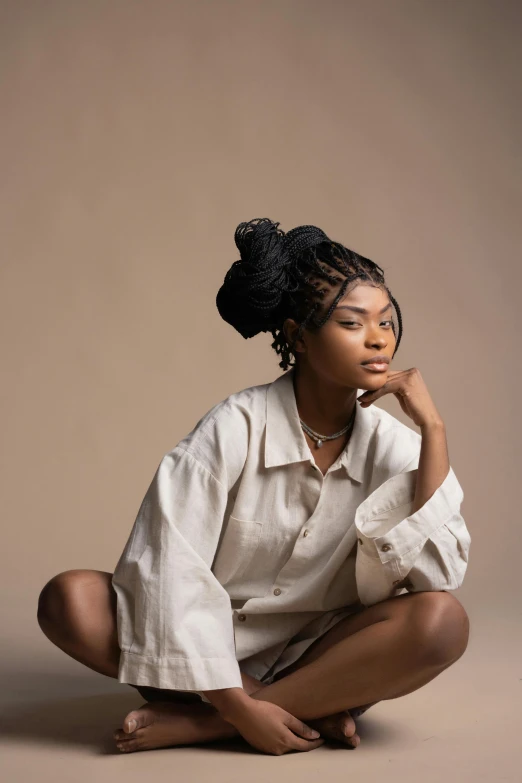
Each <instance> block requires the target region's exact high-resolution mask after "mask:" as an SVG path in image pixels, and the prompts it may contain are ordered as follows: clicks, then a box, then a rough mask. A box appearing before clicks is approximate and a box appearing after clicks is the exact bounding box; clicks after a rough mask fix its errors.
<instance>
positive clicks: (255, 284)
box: [216, 218, 330, 338]
mask: <svg viewBox="0 0 522 783" xmlns="http://www.w3.org/2000/svg"><path fill="white" fill-rule="evenodd" d="M234 241H235V243H236V246H237V248H238V250H239V253H240V255H241V258H240V260H238V261H235V262H234V263H233V264H232V266H231V267H230V269H229V270H228V272H227V273H226V275H225V280H224V282H223V285H222V286H221V288H220V289H219V291H218V294H217V297H216V305H217V308H218V310H219V314H220V315H221V317H222V318H223V320H225V321H226V322H227V323H229V324H231V325H232V326H233V327H234V329H236V330H237V331H238V332H239V333H240V334H241V335H242V336H243V337H245V338H247V337H254V336H255V335H256V334H259V332H268V331H272V330H273V329H274V328H276V327H277V326H279V325H280V320H281V317H282V311H281V307H280V306H281V303H282V300H283V297H284V295H285V294H286V293H288V292H291V291H296V290H297V289H298V288H299V286H300V280H299V278H298V276H297V274H296V272H295V267H296V262H297V259H298V257H299V255H300V254H301V253H303V252H304V251H305V250H308V249H309V248H311V247H315V246H316V245H318V244H320V243H321V242H325V241H326V242H329V241H330V240H329V238H328V236H327V235H326V234H325V233H324V231H322V230H321V229H320V228H317V226H297V228H293V229H291V230H290V231H289V232H288V233H286V234H285V232H284V231H282V230H281V229H280V228H279V223H276V222H274V221H273V220H270V219H269V218H254V219H253V220H250V221H248V222H245V223H240V224H239V225H238V227H237V228H236V231H235V234H234Z"/></svg>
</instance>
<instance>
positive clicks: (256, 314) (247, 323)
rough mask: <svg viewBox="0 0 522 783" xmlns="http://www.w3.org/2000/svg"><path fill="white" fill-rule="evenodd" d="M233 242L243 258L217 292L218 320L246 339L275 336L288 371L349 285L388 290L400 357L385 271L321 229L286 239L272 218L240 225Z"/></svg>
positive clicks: (301, 228) (299, 232)
mask: <svg viewBox="0 0 522 783" xmlns="http://www.w3.org/2000/svg"><path fill="white" fill-rule="evenodd" d="M234 241H235V243H236V246H237V248H238V250H239V253H240V256H241V258H240V259H239V260H238V261H234V263H233V264H232V266H231V267H230V269H229V270H228V272H227V273H226V275H225V279H224V281H223V285H222V286H221V288H220V289H219V291H218V294H217V297H216V305H217V308H218V311H219V314H220V315H221V317H222V318H223V320H225V321H226V322H227V323H229V324H231V325H232V326H233V327H234V328H235V329H236V330H237V331H238V332H239V333H240V334H241V335H242V336H243V337H244V338H245V339H247V338H249V337H254V336H255V335H256V334H259V332H270V333H271V334H272V337H273V338H274V341H273V343H272V348H273V349H274V350H275V352H276V353H277V354H278V355H279V356H281V361H280V362H279V366H280V367H281V368H282V369H283V370H285V371H286V370H287V369H288V368H289V367H291V366H293V365H294V364H295V361H292V359H291V355H292V354H293V349H294V346H295V343H296V342H297V340H299V338H300V337H301V335H302V333H303V331H304V329H308V330H309V331H317V330H319V329H320V328H321V326H323V324H325V323H326V321H327V320H328V319H329V318H330V315H331V314H332V312H333V310H334V308H335V307H336V305H337V303H338V302H339V300H340V299H341V298H342V297H343V296H344V293H345V291H346V289H347V287H348V285H349V284H350V283H351V282H353V281H354V280H358V279H359V280H363V281H367V283H368V284H369V285H374V286H378V287H382V288H384V290H385V291H386V292H387V293H388V295H389V297H390V300H391V302H392V304H393V306H394V308H395V311H396V313H397V320H398V337H397V333H396V328H395V324H394V322H393V321H392V328H393V333H394V334H395V336H396V337H397V342H396V345H395V351H394V354H395V352H396V351H397V348H398V347H399V343H400V341H401V337H402V315H401V311H400V308H399V305H398V302H397V301H396V300H395V299H394V297H393V296H392V294H391V292H390V290H389V288H388V287H387V285H386V284H385V282H384V272H383V270H382V269H381V267H380V266H378V265H377V264H376V263H374V262H373V261H371V260H370V259H369V258H365V257H364V256H361V255H359V254H358V253H355V252H354V251H353V250H349V249H348V248H346V247H344V245H341V244H340V243H339V242H334V241H332V240H331V239H329V238H328V237H327V235H326V234H325V233H324V231H322V230H321V229H320V228H317V226H308V225H306V226H298V227H297V228H293V229H291V230H290V231H288V232H286V233H285V232H284V231H282V230H281V229H280V228H279V223H276V222H274V221H272V220H270V219H269V218H255V219H254V220H250V221H248V222H244V223H240V224H239V225H238V227H237V228H236V231H235V234H234ZM336 272H337V274H336ZM339 284H340V287H339V289H338V291H337V294H336V296H335V298H334V300H333V302H332V303H331V304H330V305H329V307H327V309H326V312H325V313H322V314H321V310H323V309H324V306H323V307H321V304H322V302H323V300H324V298H325V296H326V295H327V294H328V293H331V292H332V291H335V290H336V287H337V286H338V285H339ZM287 318H292V319H293V320H295V321H296V323H298V324H299V325H300V326H299V330H298V333H297V335H296V337H295V340H294V341H293V342H292V344H291V345H289V344H288V342H287V340H286V337H285V334H284V331H283V324H284V322H285V320H286V319H287ZM294 356H295V355H294Z"/></svg>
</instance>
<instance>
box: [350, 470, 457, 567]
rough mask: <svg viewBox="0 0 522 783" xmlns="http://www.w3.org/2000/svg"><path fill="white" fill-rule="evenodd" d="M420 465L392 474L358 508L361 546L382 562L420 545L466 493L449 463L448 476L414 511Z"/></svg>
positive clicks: (368, 553)
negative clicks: (413, 468) (418, 467)
mask: <svg viewBox="0 0 522 783" xmlns="http://www.w3.org/2000/svg"><path fill="white" fill-rule="evenodd" d="M417 472H418V469H417V468H416V469H415V470H409V471H407V472H405V473H399V474H398V475H396V476H392V477H391V478H389V479H388V480H387V481H385V482H384V483H383V484H381V485H380V486H379V487H378V488H377V489H376V490H375V491H374V492H372V494H371V495H369V496H368V497H367V498H366V499H365V500H364V501H363V502H362V503H361V504H360V505H359V506H358V508H357V511H356V513H355V527H356V529H357V537H358V542H359V546H361V547H362V549H363V551H364V553H365V554H366V555H367V556H368V557H371V558H375V559H380V561H381V563H387V562H388V561H390V560H396V559H397V558H401V557H403V556H404V555H406V554H407V553H408V552H410V551H411V550H413V549H421V548H422V547H423V545H424V544H425V543H426V541H427V540H428V539H429V538H430V536H431V535H432V534H433V533H434V531H435V530H437V529H438V528H439V527H441V525H444V524H445V523H446V522H447V521H448V520H450V519H451V517H452V516H453V515H454V514H455V513H456V512H457V513H458V511H459V509H460V504H461V502H462V500H463V497H464V494H463V492H462V488H461V486H460V484H459V482H458V480H457V477H456V475H455V473H454V471H453V469H452V468H451V467H450V469H449V471H448V473H447V475H446V478H445V479H444V481H443V482H442V484H441V485H440V486H439V487H438V488H437V489H436V490H435V492H434V493H433V495H432V496H431V497H430V498H428V500H427V501H426V502H425V503H424V505H423V506H421V508H419V509H418V510H417V511H415V513H412V511H413V503H414V500H415V487H416V482H417Z"/></svg>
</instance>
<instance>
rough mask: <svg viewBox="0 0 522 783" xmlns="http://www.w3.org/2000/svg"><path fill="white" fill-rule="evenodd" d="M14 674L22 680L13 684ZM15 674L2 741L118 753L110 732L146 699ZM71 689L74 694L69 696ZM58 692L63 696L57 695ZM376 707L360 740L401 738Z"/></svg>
mask: <svg viewBox="0 0 522 783" xmlns="http://www.w3.org/2000/svg"><path fill="white" fill-rule="evenodd" d="M18 677H20V679H19V680H18V683H17V682H16V679H18ZM14 678H15V681H13V678H11V680H10V682H9V688H8V689H7V690H8V691H9V694H10V696H11V698H9V703H8V704H6V703H5V702H4V706H3V708H2V717H1V719H0V732H1V734H2V737H3V741H6V740H7V739H9V740H11V741H12V742H16V743H18V742H19V743H24V744H26V743H28V742H29V743H31V744H37V745H55V746H61V747H64V746H67V747H76V748H79V747H81V748H83V749H88V748H90V749H92V752H93V754H94V755H122V754H121V752H120V751H119V750H118V749H117V748H116V745H115V742H114V739H113V736H112V734H113V732H114V730H115V729H117V728H121V724H122V722H123V719H124V717H125V715H126V714H127V713H128V712H129V711H130V710H132V709H136V708H138V707H140V706H141V705H142V704H143V703H144V700H143V698H142V697H141V696H140V694H139V693H138V692H137V691H136V690H135V689H134V688H131V687H130V686H127V685H123V684H117V683H114V682H112V681H111V682H110V688H111V690H113V689H114V686H115V685H116V688H118V687H119V688H121V693H114V692H109V693H97V694H95V695H86V693H85V690H86V687H87V686H88V687H90V690H91V691H92V690H94V688H93V681H92V678H89V680H87V681H86V680H85V679H84V678H81V677H79V678H78V681H77V682H76V681H75V678H74V677H71V676H70V675H69V674H67V675H65V676H64V677H62V676H61V675H59V674H56V673H52V674H51V673H45V674H41V675H37V674H36V673H29V672H24V673H23V677H22V676H20V675H17V674H15V675H14ZM5 684H7V682H6V683H5ZM17 684H18V687H17ZM31 686H32V688H33V692H34V693H35V699H34V701H32V700H31ZM97 690H99V686H98V688H97ZM50 692H53V693H54V694H55V696H54V698H53V697H51V696H50V695H49V694H50ZM15 693H18V694H19V699H15V698H13V696H14V694H15ZM71 693H73V694H75V695H67V694H71ZM56 694H61V696H58V698H57V697H56ZM4 696H5V693H4ZM379 707H380V705H379V704H377V705H375V706H373V707H371V708H370V709H369V710H368V711H367V712H366V713H365V714H364V715H362V716H361V717H360V718H358V719H357V721H356V723H357V732H358V734H359V736H360V737H361V745H362V743H364V745H365V746H366V745H369V746H371V745H374V744H378V745H380V746H383V745H386V744H388V743H393V742H396V741H397V740H398V739H400V735H401V734H402V732H401V731H400V730H399V729H397V728H396V727H394V726H393V725H390V723H389V721H388V720H383V718H382V717H381V718H379V717H378V716H377V715H376V712H378V711H379ZM325 745H328V746H329V747H331V748H332V749H337V748H338V749H339V750H345V751H347V752H348V751H349V749H347V748H345V747H344V746H343V745H342V744H341V743H337V742H335V741H334V740H330V739H327V742H326V743H325ZM176 747H188V746H179V745H178V746H176ZM199 747H200V748H201V749H205V748H209V749H212V750H213V751H216V750H220V749H222V750H224V751H227V752H231V751H232V752H233V751H238V752H242V753H245V752H246V753H258V752H259V751H257V750H256V749H255V748H252V747H251V746H250V745H249V744H248V743H247V742H246V740H243V739H242V738H237V739H236V738H234V739H226V740H218V741H215V742H209V743H201V744H200V745H199ZM172 749H173V748H172V747H171V748H162V750H172ZM141 752H143V751H141Z"/></svg>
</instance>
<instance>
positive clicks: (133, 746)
mask: <svg viewBox="0 0 522 783" xmlns="http://www.w3.org/2000/svg"><path fill="white" fill-rule="evenodd" d="M116 747H117V748H118V750H120V751H121V752H122V753H131V752H132V751H133V750H139V749H140V747H141V746H140V743H139V741H138V740H127V741H126V742H118V743H117V745H116Z"/></svg>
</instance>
